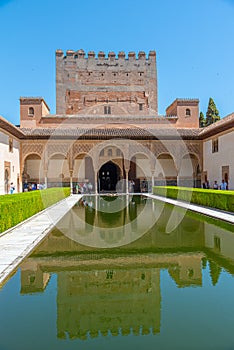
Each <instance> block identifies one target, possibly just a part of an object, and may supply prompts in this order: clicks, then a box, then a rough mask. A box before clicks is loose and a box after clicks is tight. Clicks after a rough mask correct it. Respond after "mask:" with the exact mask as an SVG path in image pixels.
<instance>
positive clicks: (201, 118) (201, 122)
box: [199, 112, 206, 128]
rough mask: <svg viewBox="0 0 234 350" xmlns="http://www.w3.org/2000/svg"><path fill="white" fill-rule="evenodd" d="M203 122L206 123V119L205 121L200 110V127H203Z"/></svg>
mask: <svg viewBox="0 0 234 350" xmlns="http://www.w3.org/2000/svg"><path fill="white" fill-rule="evenodd" d="M205 124H206V121H205V117H204V114H203V113H202V112H200V117H199V126H200V128H204V126H205Z"/></svg>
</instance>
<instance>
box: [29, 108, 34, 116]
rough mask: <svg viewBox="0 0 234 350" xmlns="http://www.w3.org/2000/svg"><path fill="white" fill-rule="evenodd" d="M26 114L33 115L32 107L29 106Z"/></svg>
mask: <svg viewBox="0 0 234 350" xmlns="http://www.w3.org/2000/svg"><path fill="white" fill-rule="evenodd" d="M28 116H29V117H34V108H33V107H29V109H28Z"/></svg>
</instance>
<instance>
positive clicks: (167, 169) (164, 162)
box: [155, 153, 177, 186]
mask: <svg viewBox="0 0 234 350" xmlns="http://www.w3.org/2000/svg"><path fill="white" fill-rule="evenodd" d="M155 175H156V181H155V184H156V186H165V185H167V186H177V169H176V166H175V162H174V159H173V157H172V155H171V154H169V153H161V154H159V155H158V156H157V161H156V168H155Z"/></svg>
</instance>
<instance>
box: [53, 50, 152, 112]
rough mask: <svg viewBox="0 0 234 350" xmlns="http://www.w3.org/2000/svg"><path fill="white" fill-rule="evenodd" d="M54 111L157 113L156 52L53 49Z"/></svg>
mask: <svg viewBox="0 0 234 350" xmlns="http://www.w3.org/2000/svg"><path fill="white" fill-rule="evenodd" d="M56 113H57V114H59V115H61V114H68V115H74V114H82V115H96V116H97V117H98V116H99V115H102V116H103V115H107V116H110V117H111V115H120V116H127V115H128V116H129V115H139V116H157V115H158V98H157V68H156V52H155V51H150V52H149V55H148V57H146V54H145V52H143V51H140V52H139V53H138V56H137V57H136V54H135V52H129V54H128V57H126V55H125V53H124V52H119V54H118V57H116V55H115V53H114V52H109V53H108V57H106V55H105V53H104V52H102V51H101V52H99V53H98V55H97V57H96V56H95V53H94V52H93V51H90V52H89V53H88V55H87V57H86V56H85V52H84V51H83V50H78V51H76V52H75V51H73V50H68V51H67V52H66V55H64V53H63V51H62V50H57V51H56Z"/></svg>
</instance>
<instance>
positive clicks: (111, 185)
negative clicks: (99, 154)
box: [98, 162, 120, 191]
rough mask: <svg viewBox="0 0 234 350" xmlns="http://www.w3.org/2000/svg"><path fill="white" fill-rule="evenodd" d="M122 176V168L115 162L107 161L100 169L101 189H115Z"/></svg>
mask: <svg viewBox="0 0 234 350" xmlns="http://www.w3.org/2000/svg"><path fill="white" fill-rule="evenodd" d="M119 178H120V169H119V167H118V165H116V164H114V163H113V162H108V163H105V164H104V165H103V166H102V167H101V169H100V170H99V175H98V179H99V191H115V190H116V184H117V182H118V181H119Z"/></svg>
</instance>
